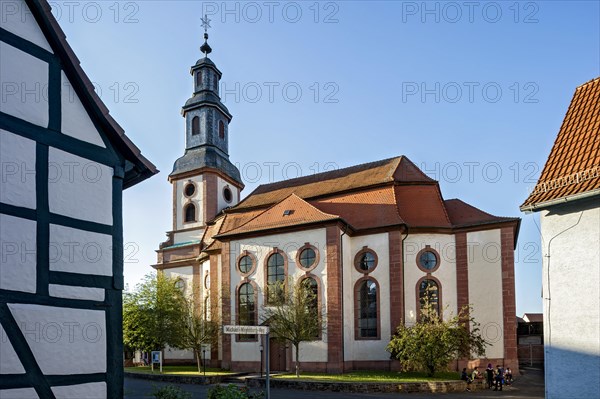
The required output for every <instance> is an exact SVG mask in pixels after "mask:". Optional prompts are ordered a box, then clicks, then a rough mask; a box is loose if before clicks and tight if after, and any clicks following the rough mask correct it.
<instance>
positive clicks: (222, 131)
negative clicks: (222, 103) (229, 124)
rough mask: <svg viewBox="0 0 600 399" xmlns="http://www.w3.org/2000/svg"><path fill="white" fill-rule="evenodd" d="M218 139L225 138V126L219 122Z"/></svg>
mask: <svg viewBox="0 0 600 399" xmlns="http://www.w3.org/2000/svg"><path fill="white" fill-rule="evenodd" d="M219 138H220V139H224V138H225V124H224V123H223V121H219Z"/></svg>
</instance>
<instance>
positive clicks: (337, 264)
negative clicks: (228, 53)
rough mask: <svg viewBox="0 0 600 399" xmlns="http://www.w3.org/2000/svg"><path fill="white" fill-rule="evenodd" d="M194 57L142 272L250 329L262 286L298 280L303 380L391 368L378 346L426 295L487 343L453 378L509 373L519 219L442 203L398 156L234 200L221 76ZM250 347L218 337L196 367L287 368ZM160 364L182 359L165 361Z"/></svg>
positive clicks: (263, 295) (258, 339) (279, 347)
mask: <svg viewBox="0 0 600 399" xmlns="http://www.w3.org/2000/svg"><path fill="white" fill-rule="evenodd" d="M207 38H208V36H207V35H206V34H205V39H207ZM201 50H202V52H203V53H204V57H203V58H201V59H200V60H198V62H197V63H196V64H195V65H194V66H192V68H191V71H190V73H191V75H192V78H193V79H192V80H193V95H192V97H191V98H190V99H189V100H188V101H187V102H186V103H185V105H184V106H183V110H182V113H183V117H184V118H185V144H186V145H185V153H184V155H183V156H182V157H181V158H179V159H177V160H176V161H175V164H174V167H173V170H172V172H171V174H170V175H169V182H170V183H171V184H172V186H173V227H172V230H171V231H169V232H168V233H167V236H168V239H167V241H166V242H164V243H162V244H161V245H160V248H159V249H158V251H157V253H158V261H157V264H155V265H153V267H154V268H156V269H157V270H161V271H163V272H165V273H166V274H168V275H170V276H171V277H174V278H176V279H178V284H179V285H180V287H181V288H182V289H184V290H185V292H186V293H187V294H188V295H194V297H195V300H196V301H197V303H198V306H202V307H203V308H204V309H205V310H206V311H205V314H206V317H209V318H215V319H216V320H219V322H220V323H221V324H223V325H227V324H237V325H258V324H260V323H261V322H262V318H261V315H262V314H263V311H264V307H265V306H269V303H268V302H269V296H268V290H269V287H273V284H275V283H278V282H284V283H285V282H289V281H299V280H304V279H307V280H309V283H310V285H311V286H312V287H313V289H314V291H315V293H316V295H317V298H318V305H319V307H321V308H323V309H324V316H325V319H326V329H325V331H324V332H323V334H321V336H319V337H318V338H316V339H315V340H314V341H311V342H305V343H302V344H301V352H300V354H301V362H302V368H303V369H304V370H307V371H308V370H311V371H326V372H343V371H350V370H357V369H382V370H390V369H395V368H397V363H396V362H394V361H392V360H390V354H389V353H388V352H386V350H385V348H386V345H387V344H388V342H389V340H390V337H391V335H392V334H393V333H394V332H395V330H396V328H397V327H398V326H399V325H402V324H411V323H415V322H416V321H417V320H418V319H419V316H420V311H421V304H422V299H423V297H424V296H425V295H431V291H429V290H428V289H427V287H431V290H433V295H432V297H433V300H434V303H435V305H436V306H437V307H438V309H439V310H440V311H443V312H444V317H449V316H450V315H451V314H452V313H453V314H456V313H457V312H458V310H459V309H460V308H461V307H463V306H467V305H469V304H470V305H472V306H473V310H472V315H473V316H474V317H475V319H476V320H477V321H478V322H479V323H480V324H481V329H482V332H483V335H484V337H485V338H486V340H487V341H488V342H490V344H491V345H490V346H488V348H487V353H486V358H484V359H471V360H467V359H465V360H462V361H460V362H457V363H456V364H455V365H453V366H454V367H463V365H464V366H467V364H468V365H469V366H474V365H480V366H481V365H487V363H488V362H492V363H493V364H494V365H495V364H502V365H505V366H510V367H511V368H513V370H516V369H517V368H518V362H517V342H516V320H517V318H516V312H515V281H514V248H515V244H516V240H517V235H518V231H519V223H520V219H519V218H514V217H498V216H493V215H491V214H489V213H486V212H484V211H482V210H480V209H477V208H476V207H474V206H471V205H469V204H467V203H466V202H464V201H462V200H460V199H449V200H445V199H444V198H443V196H442V193H441V191H440V186H439V183H438V182H437V181H435V180H433V179H431V178H429V177H428V176H427V175H426V174H425V173H423V172H422V171H421V170H419V168H418V167H417V166H415V164H414V163H413V162H411V160H409V159H408V158H407V157H405V156H398V157H394V158H390V159H384V160H378V161H374V162H370V163H366V164H362V165H356V166H352V167H348V168H343V169H339V170H335V171H329V172H324V173H318V174H314V175H310V176H305V177H299V178H295V179H290V180H285V181H280V182H275V183H270V184H264V185H261V186H259V187H258V188H256V189H255V190H254V191H253V192H252V193H250V194H249V195H247V196H246V197H245V198H244V199H242V198H241V191H242V189H243V188H244V183H243V181H242V179H241V177H240V173H239V171H238V169H237V168H236V167H235V166H234V165H233V164H232V163H231V161H230V160H229V155H228V147H229V140H230V132H229V124H230V122H231V119H232V115H231V114H230V112H229V111H228V109H227V107H225V105H223V103H222V102H221V101H220V97H219V80H220V79H221V71H220V70H219V69H218V68H217V66H216V65H215V64H214V63H213V62H212V61H211V60H210V59H209V58H208V54H209V53H210V52H211V48H210V46H209V45H208V44H207V43H206V42H205V43H204V45H203V46H202V47H201ZM263 339H264V336H254V335H250V336H249V335H227V334H222V335H221V336H220V337H219V342H218V344H217V345H212V347H211V348H210V351H209V354H208V353H207V357H209V359H210V364H211V365H213V366H220V367H223V368H228V369H232V370H244V371H255V372H258V370H259V368H260V365H261V356H263V353H264V352H261V350H260V347H261V346H263V347H264V345H270V361H271V369H272V370H290V369H292V368H293V365H294V361H295V359H294V355H293V353H292V350H291V347H290V346H289V345H288V346H286V345H285V344H280V343H277V342H276V341H275V340H271V342H268V343H267V342H263V341H262V340H263ZM164 358H165V359H166V362H172V363H175V362H185V361H192V359H193V355H192V353H191V352H189V351H179V350H175V349H167V350H165V353H164ZM262 360H263V361H264V360H265V359H262Z"/></svg>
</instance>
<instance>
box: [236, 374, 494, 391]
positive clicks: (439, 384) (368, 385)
mask: <svg viewBox="0 0 600 399" xmlns="http://www.w3.org/2000/svg"><path fill="white" fill-rule="evenodd" d="M270 385H271V388H287V389H296V390H302V391H332V392H345V393H392V392H401V393H411V392H428V393H440V392H442V393H447V392H465V391H466V389H467V383H466V382H464V381H432V382H400V383H398V382H388V383H382V382H326V381H315V380H311V381H294V380H291V379H289V380H288V379H285V380H284V379H276V378H271V379H270ZM246 386H248V387H249V388H264V387H265V379H264V378H260V377H248V378H246ZM469 388H470V389H471V391H479V390H484V388H485V383H483V382H478V383H473V384H471V385H470V386H469Z"/></svg>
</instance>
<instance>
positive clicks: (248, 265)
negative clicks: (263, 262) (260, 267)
mask: <svg viewBox="0 0 600 399" xmlns="http://www.w3.org/2000/svg"><path fill="white" fill-rule="evenodd" d="M253 263H254V262H253V261H252V258H251V257H250V255H244V256H242V257H241V258H240V261H239V262H238V268H239V269H240V273H242V274H247V273H250V270H252V266H253Z"/></svg>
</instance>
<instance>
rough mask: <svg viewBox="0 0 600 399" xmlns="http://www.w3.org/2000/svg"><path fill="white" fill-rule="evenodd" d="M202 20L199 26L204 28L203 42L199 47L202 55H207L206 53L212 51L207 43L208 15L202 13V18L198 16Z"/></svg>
mask: <svg viewBox="0 0 600 399" xmlns="http://www.w3.org/2000/svg"><path fill="white" fill-rule="evenodd" d="M200 21H202V24H201V26H202V27H203V28H204V44H203V45H202V46H201V47H200V51H202V52H203V53H204V57H208V54H209V53H210V52H211V51H212V49H211V48H210V46H209V45H208V28H210V19H208V15H204V18H200Z"/></svg>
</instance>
